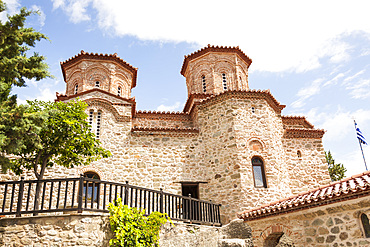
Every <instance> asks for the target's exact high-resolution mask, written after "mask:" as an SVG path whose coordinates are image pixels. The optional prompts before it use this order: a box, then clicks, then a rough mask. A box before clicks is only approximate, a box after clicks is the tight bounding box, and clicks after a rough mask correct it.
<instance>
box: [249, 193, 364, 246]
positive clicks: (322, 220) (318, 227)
mask: <svg viewBox="0 0 370 247" xmlns="http://www.w3.org/2000/svg"><path fill="white" fill-rule="evenodd" d="M362 213H365V214H367V215H370V197H364V198H359V199H351V200H347V201H341V202H337V203H333V204H329V205H326V206H320V207H316V208H310V209H305V210H300V211H297V212H292V213H287V214H280V215H276V216H274V217H267V218H261V219H256V220H251V221H247V222H246V224H248V225H249V226H250V227H251V228H252V235H253V241H254V244H255V246H265V244H266V242H268V241H269V239H273V237H274V236H276V237H279V236H281V234H285V235H286V236H287V237H289V238H290V239H291V240H292V242H293V243H294V245H285V246H295V247H303V246H304V247H310V246H311V247H326V246H370V238H366V236H365V234H364V229H363V226H362V223H361V220H360V215H361V214H362ZM272 246H278V245H272Z"/></svg>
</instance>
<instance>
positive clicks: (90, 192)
mask: <svg viewBox="0 0 370 247" xmlns="http://www.w3.org/2000/svg"><path fill="white" fill-rule="evenodd" d="M84 177H85V178H91V179H97V180H100V177H99V175H98V174H96V173H95V172H91V171H89V172H85V173H84ZM99 192H100V191H99V183H97V182H92V181H85V183H84V189H83V200H84V201H85V202H88V201H90V202H91V201H93V202H97V201H98V198H99ZM86 195H87V196H86Z"/></svg>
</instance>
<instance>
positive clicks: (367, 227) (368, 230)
mask: <svg viewBox="0 0 370 247" xmlns="http://www.w3.org/2000/svg"><path fill="white" fill-rule="evenodd" d="M361 223H362V227H363V228H364V233H365V236H366V237H367V238H370V224H369V218H368V217H367V215H366V214H361Z"/></svg>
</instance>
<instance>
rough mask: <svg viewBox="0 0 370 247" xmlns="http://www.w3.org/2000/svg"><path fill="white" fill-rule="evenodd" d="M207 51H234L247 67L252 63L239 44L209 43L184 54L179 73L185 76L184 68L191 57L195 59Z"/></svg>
mask: <svg viewBox="0 0 370 247" xmlns="http://www.w3.org/2000/svg"><path fill="white" fill-rule="evenodd" d="M208 52H224V53H235V54H237V55H238V56H239V57H240V58H241V59H242V60H244V61H245V62H246V63H247V65H248V68H249V66H250V65H251V63H252V59H250V58H249V57H248V56H247V55H245V53H244V52H243V51H242V50H240V49H239V46H236V47H235V46H234V47H231V46H229V47H227V46H211V45H208V46H206V47H203V48H201V49H200V50H198V51H196V52H193V53H191V54H190V55H187V56H185V59H184V62H183V64H182V68H181V72H180V73H181V74H182V75H183V76H185V72H186V69H187V67H188V64H189V62H190V61H191V60H193V59H196V58H198V57H200V56H202V55H204V54H206V53H208Z"/></svg>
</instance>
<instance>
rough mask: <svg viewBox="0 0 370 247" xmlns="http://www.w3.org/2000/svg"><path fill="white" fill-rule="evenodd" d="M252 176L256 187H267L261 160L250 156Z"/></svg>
mask: <svg viewBox="0 0 370 247" xmlns="http://www.w3.org/2000/svg"><path fill="white" fill-rule="evenodd" d="M252 167H253V176H254V186H255V187H256V188H267V184H266V177H265V170H264V167H263V162H262V160H261V159H260V158H258V157H254V158H252Z"/></svg>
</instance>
